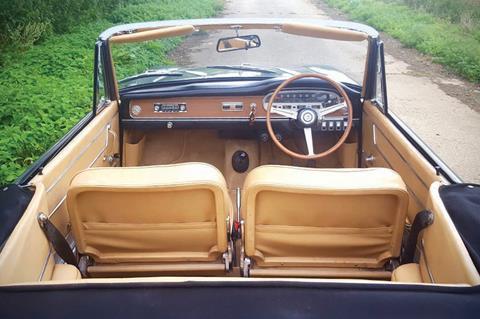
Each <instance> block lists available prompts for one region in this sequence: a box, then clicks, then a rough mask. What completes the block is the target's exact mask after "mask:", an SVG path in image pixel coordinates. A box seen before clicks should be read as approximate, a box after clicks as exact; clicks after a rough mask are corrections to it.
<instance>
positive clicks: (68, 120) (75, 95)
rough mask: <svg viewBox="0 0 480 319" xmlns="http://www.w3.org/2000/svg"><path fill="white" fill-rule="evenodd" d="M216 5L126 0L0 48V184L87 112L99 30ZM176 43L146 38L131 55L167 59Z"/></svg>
mask: <svg viewBox="0 0 480 319" xmlns="http://www.w3.org/2000/svg"><path fill="white" fill-rule="evenodd" d="M91 1H93V0H91ZM67 2H68V1H67ZM220 8H221V6H219V2H218V0H131V1H128V3H125V4H123V5H122V6H121V7H119V8H117V9H115V10H113V11H112V13H111V14H110V15H108V16H106V17H104V18H103V19H99V20H97V21H96V22H92V23H86V24H84V25H82V26H77V27H75V28H72V29H71V32H70V33H69V34H64V35H54V36H51V37H48V38H46V39H44V40H43V41H42V43H41V44H37V45H34V46H33V47H32V48H31V49H29V50H28V51H26V52H22V53H19V52H15V51H8V52H4V54H3V60H4V64H5V65H4V67H2V68H0V87H1V88H2V89H1V90H0V123H1V126H0V185H3V184H6V183H10V182H12V181H14V180H15V179H16V178H17V177H18V176H19V175H20V174H21V173H22V172H23V171H24V170H25V169H26V168H27V167H28V166H30V165H31V164H32V163H33V162H34V161H35V160H36V159H37V158H38V157H39V156H40V155H42V154H43V153H44V152H45V151H46V150H47V149H48V148H49V147H51V146H52V145H53V144H54V143H55V142H56V141H58V139H59V138H61V137H62V136H63V135H65V133H66V132H68V130H70V128H71V127H72V126H73V125H75V123H77V122H78V121H79V120H80V119H81V118H82V117H84V116H85V115H86V114H87V112H88V111H89V110H90V108H91V100H92V86H91V85H92V72H93V48H94V43H95V39H96V38H97V36H98V35H99V34H100V32H102V31H103V30H105V29H106V28H108V27H110V26H112V25H113V24H118V23H127V22H139V21H146V20H164V19H176V18H200V17H208V16H212V15H215V14H216V13H217V11H218V10H219V9H220ZM176 44H178V40H177V41H161V42H158V41H155V42H149V43H146V44H145V45H142V46H139V47H138V46H137V48H136V50H141V52H135V53H137V55H138V56H146V57H148V56H149V55H150V56H151V57H155V58H156V60H157V61H158V60H160V61H163V62H165V63H168V59H167V57H166V54H167V53H168V51H169V50H171V49H172V48H173V47H174V46H175V45H176ZM118 53H120V54H123V58H124V59H127V58H129V56H131V55H132V54H133V52H132V51H131V50H130V49H129V46H128V45H127V46H124V47H123V46H119V50H118ZM136 62H137V63H136V64H132V65H131V67H132V68H139V69H140V70H143V69H145V68H146V67H148V63H150V62H149V60H148V59H142V60H139V61H136ZM130 71H131V70H129V69H125V72H130Z"/></svg>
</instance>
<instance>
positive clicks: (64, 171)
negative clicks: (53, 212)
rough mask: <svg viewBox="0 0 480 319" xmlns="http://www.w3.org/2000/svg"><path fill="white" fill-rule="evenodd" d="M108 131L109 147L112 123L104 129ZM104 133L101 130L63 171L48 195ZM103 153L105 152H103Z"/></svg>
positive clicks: (49, 188) (49, 189)
mask: <svg viewBox="0 0 480 319" xmlns="http://www.w3.org/2000/svg"><path fill="white" fill-rule="evenodd" d="M104 129H105V131H106V141H105V144H106V146H108V131H109V130H110V122H109V123H108V124H107V125H106V126H105V127H104ZM102 133H103V130H100V132H99V133H98V134H97V135H95V137H94V138H93V139H92V140H91V141H90V143H88V145H86V146H85V147H84V148H83V149H82V151H81V152H80V153H79V154H78V155H77V156H76V157H75V159H73V160H72V161H71V162H70V163H69V164H68V166H67V167H65V169H64V170H63V171H62V173H61V174H60V175H59V176H58V177H57V178H56V179H55V181H54V182H53V183H52V184H51V185H50V186H49V187H48V188H47V193H49V192H50V191H51V190H52V189H53V188H54V187H55V186H57V184H58V183H59V182H60V181H61V180H62V179H63V178H64V177H65V175H66V174H67V172H68V171H69V170H70V169H71V168H72V166H73V165H74V164H75V163H76V162H77V161H78V160H79V159H80V158H81V157H82V156H83V154H85V152H86V151H87V150H88V149H89V148H90V146H92V145H93V144H94V143H95V142H96V141H97V140H98V139H99V138H100V135H101V134H102ZM102 152H103V151H102ZM97 158H98V157H97Z"/></svg>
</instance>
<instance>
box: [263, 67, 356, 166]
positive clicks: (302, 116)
mask: <svg viewBox="0 0 480 319" xmlns="http://www.w3.org/2000/svg"><path fill="white" fill-rule="evenodd" d="M303 78H317V79H321V80H324V81H326V82H328V83H329V84H331V85H332V86H333V87H334V88H335V89H336V90H337V92H338V93H340V95H341V96H342V98H343V100H344V101H343V102H341V103H338V104H335V105H332V106H328V107H324V108H322V109H313V108H303V109H297V110H294V109H278V108H273V107H272V105H273V103H274V101H275V98H276V97H277V95H278V93H280V91H282V90H283V89H284V88H285V87H286V86H287V85H289V84H291V83H292V82H294V81H296V80H299V79H303ZM345 107H347V109H348V122H347V127H346V128H345V130H344V132H343V134H342V136H341V137H340V138H339V139H338V141H337V143H336V144H335V145H333V146H332V147H330V148H329V149H328V150H326V151H324V152H321V153H315V151H314V149H313V145H314V143H313V137H312V128H315V127H317V126H318V125H321V123H322V121H323V120H324V116H325V115H327V114H330V113H333V112H335V111H338V110H340V109H343V108H345ZM271 113H275V114H280V115H283V116H285V117H287V118H290V119H293V120H295V121H296V123H297V125H298V126H299V127H302V128H303V132H304V134H305V142H306V144H307V150H308V154H307V155H305V154H299V153H295V152H293V151H291V150H289V149H288V148H286V147H285V146H284V145H283V144H282V143H280V141H279V140H278V139H277V137H276V135H275V132H274V131H273V127H272V121H271V118H270V114H271ZM352 123H353V108H352V102H351V101H350V99H349V97H348V95H347V93H346V92H345V90H344V89H343V88H342V86H341V85H340V84H339V83H337V82H336V81H334V80H332V79H331V78H329V77H328V76H326V75H322V74H316V73H311V74H310V73H305V74H298V75H295V76H293V77H291V78H289V79H287V80H285V81H284V82H283V83H282V84H280V85H279V87H278V88H277V89H276V90H275V92H273V94H272V96H271V97H270V101H269V102H268V107H267V129H268V134H270V137H271V138H272V140H273V142H274V143H275V144H276V145H277V147H278V148H280V149H281V150H282V151H283V152H284V153H286V154H287V155H290V156H292V157H295V158H299V159H305V160H312V159H318V158H321V157H324V156H327V155H329V154H331V153H333V152H335V151H336V150H337V149H338V148H339V147H340V146H341V145H342V144H343V143H344V142H345V140H346V139H347V137H348V134H349V133H350V130H351V129H352Z"/></svg>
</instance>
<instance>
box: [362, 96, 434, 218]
mask: <svg viewBox="0 0 480 319" xmlns="http://www.w3.org/2000/svg"><path fill="white" fill-rule="evenodd" d="M369 156H371V157H372V158H373V161H369V162H366V161H365V158H367V157H369ZM363 165H364V166H377V167H378V166H381V167H388V168H391V169H393V170H395V171H396V172H398V173H399V174H400V175H401V176H402V178H403V180H404V182H405V184H406V185H407V189H408V192H409V194H410V203H409V208H408V215H407V216H408V219H409V220H410V221H412V220H413V218H414V217H415V215H416V213H418V212H419V211H420V210H422V209H424V208H425V207H426V205H427V202H428V197H429V195H428V190H429V187H430V185H431V184H432V183H433V182H435V181H443V178H442V177H440V176H437V175H436V173H435V170H434V168H433V167H432V166H431V165H430V164H429V163H428V162H427V161H426V160H425V158H424V157H423V156H422V155H421V154H420V153H419V152H418V151H417V150H416V149H415V148H414V147H413V146H412V144H411V143H410V142H409V141H408V140H407V139H406V138H405V136H403V135H402V134H401V133H400V132H399V131H398V129H397V128H396V127H395V126H394V125H393V123H392V122H390V120H389V119H388V118H387V117H386V116H385V115H384V114H383V113H382V112H380V111H379V110H378V109H377V107H375V106H374V105H373V104H372V103H371V102H370V101H366V102H365V103H364V108H363Z"/></svg>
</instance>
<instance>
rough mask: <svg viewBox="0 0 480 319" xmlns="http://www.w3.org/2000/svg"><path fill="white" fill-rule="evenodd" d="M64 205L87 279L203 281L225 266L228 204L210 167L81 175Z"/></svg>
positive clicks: (115, 170)
mask: <svg viewBox="0 0 480 319" xmlns="http://www.w3.org/2000/svg"><path fill="white" fill-rule="evenodd" d="M67 205H68V213H69V215H70V219H71V223H72V230H73V234H74V237H75V240H76V244H77V248H78V251H79V253H80V254H81V255H83V256H88V257H89V260H90V261H89V262H87V264H88V268H87V272H88V274H89V275H90V276H93V277H108V276H133V275H155V274H168V275H209V274H216V273H223V272H224V271H225V270H226V269H227V270H228V268H229V267H230V263H231V259H232V257H231V255H232V254H231V245H230V243H229V239H228V237H229V235H228V233H229V230H230V227H231V226H230V225H231V216H232V204H231V201H230V198H229V195H228V191H227V186H226V182H225V179H224V177H223V175H222V174H221V172H220V171H218V170H217V169H216V168H215V167H213V166H211V165H208V164H204V163H182V164H175V165H163V166H148V167H111V168H92V169H87V170H85V171H82V172H80V173H78V174H77V175H76V176H75V177H74V178H73V180H72V182H71V184H70V188H69V190H68V194H67Z"/></svg>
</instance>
